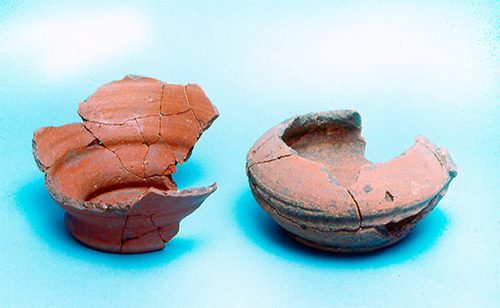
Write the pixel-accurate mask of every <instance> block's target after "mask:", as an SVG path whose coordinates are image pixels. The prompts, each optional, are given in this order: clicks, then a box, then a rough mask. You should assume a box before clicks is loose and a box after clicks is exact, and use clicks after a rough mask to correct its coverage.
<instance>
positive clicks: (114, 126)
mask: <svg viewBox="0 0 500 308" xmlns="http://www.w3.org/2000/svg"><path fill="white" fill-rule="evenodd" d="M78 113H79V115H80V117H81V118H82V122H81V123H74V124H67V125H63V126H59V127H52V126H49V127H44V128H40V129H38V130H37V131H36V132H35V133H34V136H33V155H34V158H35V161H36V163H37V165H38V167H39V168H40V170H41V171H43V172H44V173H45V184H46V187H47V189H48V191H49V192H50V194H51V196H52V198H53V199H54V200H55V201H56V202H57V204H59V205H60V206H61V207H62V208H63V209H64V210H65V218H64V222H65V224H66V227H67V229H68V230H69V232H70V233H71V234H72V235H73V236H74V237H75V238H76V239H77V240H78V241H80V242H82V243H84V244H85V245H88V246H90V247H93V248H96V249H99V250H104V251H110V252H116V253H137V252H146V251H152V250H159V249H163V248H164V247H165V243H166V242H168V241H169V240H170V239H171V238H172V237H173V236H175V235H176V234H177V232H178V231H179V223H180V221H181V220H182V219H183V218H185V217H186V216H187V215H189V214H191V213H192V212H193V211H194V210H196V209H197V208H198V207H199V206H200V205H201V203H202V202H203V201H204V200H205V199H206V198H207V197H208V196H209V195H210V194H212V193H213V192H214V191H215V189H216V184H215V183H214V184H212V185H210V186H208V187H201V188H193V189H185V190H178V189H177V185H176V183H175V181H174V179H173V178H172V174H173V173H174V172H175V171H176V166H177V164H182V163H183V162H185V161H186V160H187V159H188V158H189V156H190V155H191V151H192V149H193V147H194V144H195V143H196V141H197V140H198V138H199V137H200V136H201V134H202V133H203V132H204V131H205V130H206V129H207V128H208V127H209V126H210V125H211V124H212V122H213V121H214V120H215V119H216V118H217V117H218V111H217V109H216V108H215V106H213V105H212V103H211V102H210V101H209V99H208V98H207V97H206V96H205V94H204V92H203V91H202V90H201V88H200V87H199V86H197V85H186V86H183V85H173V84H167V83H164V82H161V81H159V80H156V79H153V78H147V77H140V76H132V75H129V76H126V77H125V78H124V79H122V80H119V81H114V82H111V83H109V84H106V85H104V86H102V87H100V88H99V89H98V90H97V91H96V92H95V93H94V94H93V95H92V96H90V97H89V98H88V99H87V100H85V101H84V102H82V103H81V104H80V105H79V108H78Z"/></svg>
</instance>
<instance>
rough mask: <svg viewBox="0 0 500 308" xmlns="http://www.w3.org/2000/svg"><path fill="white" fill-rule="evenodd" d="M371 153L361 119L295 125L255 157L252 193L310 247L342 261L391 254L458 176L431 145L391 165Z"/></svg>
mask: <svg viewBox="0 0 500 308" xmlns="http://www.w3.org/2000/svg"><path fill="white" fill-rule="evenodd" d="M364 152H365V141H364V139H363V137H361V118H360V115H359V114H358V113H357V112H356V111H352V110H341V111H333V112H324V113H311V114H306V115H302V116H297V117H294V118H292V119H289V120H287V121H284V122H282V123H281V124H279V125H277V126H275V127H273V128H271V129H270V130H269V131H268V132H267V133H266V134H264V135H263V136H262V137H261V138H260V139H259V140H258V141H257V142H256V143H255V144H254V145H253V147H252V148H251V149H250V151H249V153H248V156H247V165H246V168H247V175H248V179H249V183H250V187H251V190H252V193H253V195H254V197H255V198H256V200H257V202H258V203H259V204H260V206H261V207H262V208H263V209H264V210H265V211H266V212H267V213H268V214H269V215H270V216H271V217H272V218H273V219H274V220H275V221H276V222H277V223H278V224H279V225H280V226H281V227H283V228H284V229H285V230H286V231H287V232H288V233H289V234H290V235H291V236H292V237H293V238H294V239H295V240H297V241H299V242H301V243H303V244H305V245H308V246H311V247H314V248H318V249H322V250H327V251H334V252H340V253H359V252H369V251H373V250H376V249H379V248H382V247H386V246H388V245H391V244H393V243H395V242H397V241H398V240H400V239H401V238H403V237H404V236H405V235H407V234H408V233H409V232H410V231H411V230H412V229H413V227H414V226H415V224H416V223H417V222H418V221H420V220H421V219H422V218H424V217H425V216H426V215H427V214H428V213H429V212H430V211H432V210H433V209H434V207H435V206H436V205H437V203H438V202H439V200H440V199H441V198H442V197H443V196H444V195H445V193H446V191H447V189H448V185H449V184H450V182H451V180H452V179H453V178H454V177H455V176H456V174H457V173H456V168H455V165H454V163H453V161H452V159H451V157H450V155H449V154H448V152H447V151H446V150H445V149H443V148H437V147H436V146H434V145H433V144H432V143H430V142H429V141H428V140H426V139H425V138H423V137H417V139H416V143H415V145H414V146H413V147H412V148H410V149H409V150H408V151H406V152H405V153H403V154H402V155H401V156H399V157H396V158H394V159H392V160H391V161H389V162H386V163H372V162H370V161H368V160H367V159H366V158H365V157H364Z"/></svg>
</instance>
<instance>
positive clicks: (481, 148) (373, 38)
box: [0, 1, 500, 307]
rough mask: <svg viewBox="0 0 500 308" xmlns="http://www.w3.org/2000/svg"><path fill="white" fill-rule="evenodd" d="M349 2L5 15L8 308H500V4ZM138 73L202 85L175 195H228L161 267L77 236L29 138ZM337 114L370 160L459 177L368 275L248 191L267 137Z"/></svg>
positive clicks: (30, 9) (160, 5) (194, 221)
mask: <svg viewBox="0 0 500 308" xmlns="http://www.w3.org/2000/svg"><path fill="white" fill-rule="evenodd" d="M343 2H344V1H338V2H328V3H318V2H314V3H310V2H309V4H306V3H293V4H292V3H288V2H287V3H273V2H261V3H257V2H244V3H242V2H237V3H234V2H233V3H230V2H227V3H222V2H212V3H207V2H185V1H182V2H177V3H169V2H145V3H132V2H123V1H121V2H114V3H107V4H102V3H101V1H96V2H95V3H92V2H86V3H85V4H76V5H75V4H69V2H66V1H61V2H49V3H39V2H38V1H33V2H23V1H6V2H5V1H3V2H1V4H0V105H1V112H0V129H1V130H0V157H1V158H0V183H1V184H0V200H1V206H0V219H1V220H0V234H1V240H0V306H48V307H56V306H111V305H117V306H182V307H186V306H187V307H189V306H216V307H217V306H249V307H255V306H273V307H274V306H299V307H305V306H346V305H354V306H365V307H366V306H371V305H377V306H380V305H386V306H427V307H431V306H432V307H439V306H469V307H480V306H482V307H487V306H496V307H498V306H499V305H500V296H499V294H500V290H499V285H500V278H499V276H500V269H499V267H500V264H499V260H500V253H499V252H500V238H499V231H500V230H499V229H500V228H499V223H500V214H499V213H500V209H499V201H498V200H499V193H498V191H499V190H498V186H499V184H500V183H499V180H498V179H499V177H498V174H499V169H500V168H499V166H500V164H499V157H500V155H499V154H500V152H499V149H500V143H499V136H500V131H499V124H498V120H499V112H498V111H499V91H498V86H499V78H498V72H499V61H498V60H499V58H498V47H497V46H498V37H500V36H499V23H498V17H499V6H498V4H495V3H494V1H491V2H480V1H478V2H476V3H470V1H464V2H463V3H462V2H457V1H453V2H449V3H448V2H439V3H438V2H436V1H416V2H414V3H407V4H404V5H403V4H396V3H394V2H392V1H389V2H387V3H386V2H383V1H377V2H375V1H367V2H349V3H348V4H346V3H343ZM375 3H376V4H375ZM128 73H135V74H142V75H147V76H153V77H156V78H159V79H161V80H164V81H167V82H171V83H187V82H196V83H199V84H200V85H202V87H203V88H204V90H205V91H206V93H207V94H208V96H209V97H210V99H211V100H212V101H213V103H214V104H215V105H217V107H218V108H219V110H220V113H221V117H220V118H219V119H218V120H217V121H216V122H215V124H214V125H213V126H212V127H211V128H210V129H209V130H208V131H207V132H206V133H205V134H204V135H203V137H202V139H201V140H200V142H199V143H198V144H197V146H196V147H195V150H194V153H193V156H192V157H191V160H190V161H189V162H188V163H186V164H185V165H184V166H181V167H180V170H179V173H178V174H177V175H176V179H177V181H178V182H179V183H180V186H181V187H192V186H198V185H207V184H210V183H211V182H213V181H217V183H218V185H219V189H218V191H217V192H216V193H215V194H214V195H213V196H211V197H210V198H209V199H208V200H207V201H206V202H205V203H204V204H203V206H202V207H201V208H200V209H199V210H198V211H197V212H195V213H194V214H193V215H192V216H190V217H189V218H187V219H186V220H185V221H184V222H183V223H182V225H181V230H180V233H179V234H178V236H177V237H176V238H175V239H173V240H172V241H171V242H170V243H168V245H167V247H166V249H165V250H164V251H161V252H155V253H148V254H140V255H115V254H108V253H103V252H98V251H94V250H92V249H89V248H86V247H84V246H82V245H80V244H78V243H77V242H75V241H74V240H73V238H72V237H71V236H70V235H69V234H68V233H67V231H66V230H65V228H64V225H63V212H62V210H60V209H59V208H58V207H57V206H56V204H55V203H54V202H53V201H52V200H51V198H50V197H49V195H48V193H47V191H46V190H45V188H44V184H43V180H42V174H41V173H40V172H39V171H38V170H37V168H36V166H35V163H34V162H33V158H32V155H31V136H32V133H33V131H34V130H35V129H36V128H38V127H42V126H48V125H62V124H65V123H69V122H75V121H79V118H78V116H77V113H76V109H77V104H78V102H80V101H82V100H84V99H85V98H86V97H87V96H88V95H90V94H91V93H93V91H95V89H96V88H97V87H98V86H99V85H102V84H104V83H106V82H109V81H111V80H116V79H121V78H122V77H123V76H124V75H126V74H128ZM342 108H355V109H357V110H358V111H360V112H361V114H362V116H363V125H364V133H363V135H364V137H365V138H366V140H367V142H368V144H367V156H368V158H369V159H371V160H374V161H385V160H388V159H390V158H392V157H393V156H396V155H398V154H399V153H401V152H402V151H404V150H406V149H407V148H409V147H410V146H411V145H412V144H413V142H414V138H415V136H417V135H418V134H423V135H425V136H427V137H428V138H429V139H430V140H431V141H433V142H434V143H436V144H437V145H439V146H445V147H447V148H448V149H449V151H450V152H451V154H452V156H453V158H454V160H455V161H456V163H457V165H458V167H459V173H458V177H457V178H456V179H455V181H454V182H453V183H452V185H451V187H450V190H449V192H448V194H447V195H446V196H445V198H444V199H443V200H442V202H441V203H440V204H439V206H438V208H437V209H436V210H435V211H434V212H433V213H432V214H431V215H430V216H429V217H428V218H427V219H425V220H424V221H423V222H422V223H421V224H419V225H418V227H417V228H416V230H415V231H414V232H413V233H412V234H411V235H410V236H409V237H408V238H407V239H405V240H404V241H403V242H401V243H400V244H398V245H396V246H394V247H392V248H390V249H387V250H384V251H381V252H379V253H375V254H370V255H365V256H357V257H353V256H338V255H329V254H324V253H319V252H316V251H313V250H309V249H306V248H303V247H302V246H299V245H297V244H295V243H294V242H292V241H291V240H289V239H288V238H287V237H286V236H285V235H284V234H283V232H282V231H280V230H279V229H278V228H277V227H276V225H274V223H273V222H272V221H271V220H270V218H268V217H267V216H266V215H265V214H264V212H263V211H262V210H261V209H260V208H259V207H258V205H257V204H256V202H255V201H254V200H253V198H252V197H251V194H250V192H249V188H248V186H247V181H246V176H245V172H244V164H245V155H246V152H247V150H248V149H249V147H250V146H251V145H252V144H253V143H254V142H255V140H256V139H257V138H258V137H259V136H260V135H261V134H262V133H264V131H266V130H267V129H268V128H269V127H271V126H274V125H275V124H277V123H278V122H280V121H282V120H284V119H286V118H288V117H291V116H293V115H296V114H300V113H306V112H311V111H324V110H333V109H342Z"/></svg>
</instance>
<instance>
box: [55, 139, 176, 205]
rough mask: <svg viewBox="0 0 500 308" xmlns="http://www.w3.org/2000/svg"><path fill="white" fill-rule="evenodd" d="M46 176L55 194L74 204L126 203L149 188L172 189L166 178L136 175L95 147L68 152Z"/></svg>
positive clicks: (100, 148)
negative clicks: (68, 199) (72, 200)
mask: <svg viewBox="0 0 500 308" xmlns="http://www.w3.org/2000/svg"><path fill="white" fill-rule="evenodd" d="M48 174H49V175H50V180H51V182H52V186H53V188H54V189H55V190H56V192H57V193H60V194H64V195H66V196H69V197H71V198H73V199H75V200H77V201H90V202H97V203H106V204H117V203H128V202H133V201H134V200H137V199H139V198H140V197H141V196H143V194H144V193H145V192H146V191H147V190H148V188H151V187H154V188H157V189H159V190H165V191H166V190H170V189H176V185H175V182H174V181H173V179H172V177H171V175H170V174H167V175H157V176H148V177H146V176H141V175H140V174H139V175H138V174H136V173H134V172H133V171H132V169H131V168H127V165H125V164H123V163H122V162H121V161H120V159H119V157H118V156H117V155H116V154H115V153H113V152H112V151H111V150H109V149H107V148H105V147H103V146H101V145H98V144H96V145H92V146H89V147H86V148H84V149H78V150H72V151H70V152H68V153H67V154H66V155H65V156H64V157H63V158H62V159H60V160H59V161H57V163H56V164H55V165H54V166H53V167H51V168H50V169H49V171H48Z"/></svg>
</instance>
